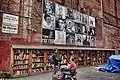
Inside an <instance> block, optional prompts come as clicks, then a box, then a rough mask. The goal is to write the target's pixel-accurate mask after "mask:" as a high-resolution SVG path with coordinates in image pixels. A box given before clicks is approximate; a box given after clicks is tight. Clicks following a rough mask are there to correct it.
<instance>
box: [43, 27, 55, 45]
mask: <svg viewBox="0 0 120 80" xmlns="http://www.w3.org/2000/svg"><path fill="white" fill-rule="evenodd" d="M54 42H55V30H49V29H43V31H42V43H43V44H46V43H47V44H54Z"/></svg>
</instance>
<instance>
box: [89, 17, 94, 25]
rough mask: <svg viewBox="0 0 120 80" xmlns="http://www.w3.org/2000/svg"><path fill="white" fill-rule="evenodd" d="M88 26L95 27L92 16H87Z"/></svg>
mask: <svg viewBox="0 0 120 80" xmlns="http://www.w3.org/2000/svg"><path fill="white" fill-rule="evenodd" d="M89 26H90V27H91V26H92V27H95V18H94V17H92V16H89Z"/></svg>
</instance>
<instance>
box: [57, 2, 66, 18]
mask: <svg viewBox="0 0 120 80" xmlns="http://www.w3.org/2000/svg"><path fill="white" fill-rule="evenodd" d="M55 16H56V19H59V18H60V19H66V8H65V7H63V6H61V5H59V4H56V5H55Z"/></svg>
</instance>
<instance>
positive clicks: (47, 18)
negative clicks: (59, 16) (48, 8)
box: [43, 14, 55, 30]
mask: <svg viewBox="0 0 120 80" xmlns="http://www.w3.org/2000/svg"><path fill="white" fill-rule="evenodd" d="M43 28H45V29H51V30H55V17H54V16H52V15H49V14H43Z"/></svg>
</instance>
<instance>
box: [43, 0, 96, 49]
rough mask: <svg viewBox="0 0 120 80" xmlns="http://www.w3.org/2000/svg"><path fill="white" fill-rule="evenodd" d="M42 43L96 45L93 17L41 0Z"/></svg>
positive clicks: (47, 0)
mask: <svg viewBox="0 0 120 80" xmlns="http://www.w3.org/2000/svg"><path fill="white" fill-rule="evenodd" d="M42 20H43V21H42V44H52V45H69V46H91V47H95V46H96V35H95V18H94V17H92V16H89V15H86V14H83V13H80V12H78V11H76V10H73V9H71V8H68V7H65V6H62V5H59V4H55V3H53V2H51V1H49V0H43V19H42Z"/></svg>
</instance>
